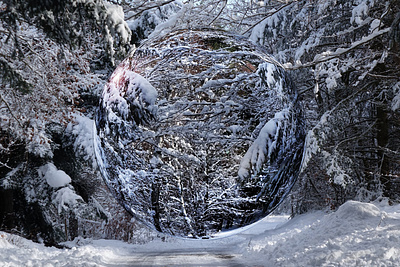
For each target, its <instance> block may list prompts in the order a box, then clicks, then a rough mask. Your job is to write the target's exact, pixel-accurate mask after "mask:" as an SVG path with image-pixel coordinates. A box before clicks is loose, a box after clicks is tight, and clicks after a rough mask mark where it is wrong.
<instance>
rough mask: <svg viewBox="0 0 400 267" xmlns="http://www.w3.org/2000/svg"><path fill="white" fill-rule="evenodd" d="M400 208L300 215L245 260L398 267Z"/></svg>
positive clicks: (355, 205)
mask: <svg viewBox="0 0 400 267" xmlns="http://www.w3.org/2000/svg"><path fill="white" fill-rule="evenodd" d="M386 207H387V206H386ZM399 208H400V206H397V207H396V208H395V209H392V210H391V212H390V213H388V212H386V211H384V209H385V206H381V207H379V205H375V204H368V203H360V202H355V201H349V202H347V203H345V204H343V205H342V206H341V207H340V208H339V209H338V210H337V211H336V212H334V213H331V214H325V215H324V214H323V213H321V212H318V213H314V214H307V215H303V216H298V217H297V218H295V219H293V220H292V221H290V222H289V223H287V224H286V225H285V226H283V227H282V228H280V229H279V230H277V231H276V232H273V233H272V234H270V235H268V236H265V235H264V236H263V237H260V238H257V240H256V241H252V245H251V247H250V248H249V249H248V251H247V253H246V258H249V259H259V260H257V262H258V264H262V265H263V266H398V264H399V263H400V243H399V240H400V238H399V234H400V228H399V226H400V220H399V219H400V217H399V214H398V212H399V211H400V209H399Z"/></svg>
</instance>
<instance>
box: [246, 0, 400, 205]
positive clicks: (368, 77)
mask: <svg viewBox="0 0 400 267" xmlns="http://www.w3.org/2000/svg"><path fill="white" fill-rule="evenodd" d="M399 6H400V5H399V1H370V0H356V1H328V0H327V1H312V2H310V1H294V2H292V3H289V4H288V5H287V6H284V7H283V8H282V9H280V10H279V11H278V12H275V13H274V14H273V15H271V16H268V17H267V18H265V20H263V21H262V22H260V23H259V24H258V25H256V26H255V27H254V29H253V30H252V32H251V35H250V39H251V40H253V41H254V42H257V43H259V44H261V45H263V46H264V47H265V48H266V49H267V51H268V52H269V53H271V54H273V55H274V56H275V57H276V58H277V59H278V60H279V61H280V62H282V63H284V66H285V69H287V70H292V72H291V74H292V75H293V77H295V80H296V81H297V85H298V88H299V91H300V92H302V97H303V99H304V102H303V103H304V107H305V110H307V114H306V115H305V116H306V117H308V118H309V120H307V121H308V122H309V125H308V128H309V129H310V131H309V132H308V135H307V145H306V147H307V148H306V151H305V161H304V165H303V171H304V172H303V174H304V175H303V176H302V177H303V178H302V180H301V183H300V184H299V191H298V194H297V197H298V198H299V202H302V203H303V204H302V206H303V207H306V206H307V205H308V206H310V207H311V206H313V205H315V204H316V205H332V207H334V206H338V205H340V204H342V203H343V202H344V201H345V200H346V199H352V198H358V199H362V200H371V199H374V198H376V197H380V196H385V197H391V198H392V199H396V198H398V194H397V193H396V191H397V188H398V183H399V178H398V177H399V172H398V168H397V167H396V163H395V162H396V161H398V153H397V152H396V151H398V149H399V147H398V138H399V136H398V134H397V130H396V129H398V127H399V125H398V123H397V118H398V112H396V109H393V108H391V107H393V105H394V106H395V105H396V83H398V74H399V72H398V69H399V68H398V59H399V58H398V51H399V41H400V39H399V38H398V36H399V35H398V32H399V23H398V21H399V12H400V10H399ZM306 163H308V165H307V164H306ZM308 194H310V195H314V196H313V197H314V200H312V199H313V198H310V197H309V196H308V197H307V196H306V195H308ZM307 199H308V200H310V199H311V201H310V202H312V204H311V205H310V204H309V203H306V201H308V200H307ZM317 203H319V204H317ZM300 206H301V205H300ZM300 209H301V208H300Z"/></svg>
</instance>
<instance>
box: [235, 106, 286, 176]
mask: <svg viewBox="0 0 400 267" xmlns="http://www.w3.org/2000/svg"><path fill="white" fill-rule="evenodd" d="M286 116H287V110H284V111H281V112H278V113H276V114H275V117H274V118H273V119H271V120H269V121H268V122H267V123H266V124H265V125H264V127H263V128H262V129H261V131H260V133H259V134H258V137H257V139H256V140H254V142H253V144H252V145H251V146H250V148H249V149H248V150H247V152H246V154H245V155H244V156H243V158H242V160H241V162H240V167H239V171H238V175H239V177H240V178H241V179H245V178H247V177H248V176H249V175H250V173H258V172H259V171H260V170H261V169H262V167H263V164H264V163H265V162H267V161H268V159H269V157H270V156H271V154H272V153H273V152H274V151H275V149H276V144H277V142H278V138H279V136H278V135H279V128H280V127H281V124H282V121H283V120H284V119H285V118H286Z"/></svg>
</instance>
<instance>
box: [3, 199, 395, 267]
mask: <svg viewBox="0 0 400 267" xmlns="http://www.w3.org/2000/svg"><path fill="white" fill-rule="evenodd" d="M222 236H224V235H222ZM164 238H165V237H164ZM165 240H166V241H162V240H161V239H160V240H156V241H153V242H150V243H147V244H145V245H132V244H126V243H124V242H121V241H115V240H90V239H82V238H78V239H76V240H74V242H68V243H66V245H68V246H70V247H72V248H71V249H56V248H52V247H45V246H44V245H42V244H36V243H33V242H31V241H29V240H26V239H23V238H21V237H18V236H16V235H11V234H7V233H4V232H0V265H1V266H132V265H143V266H153V265H158V266H162V265H165V262H164V264H162V261H163V260H168V262H170V261H171V265H173V264H176V263H182V266H185V265H186V266H188V265H192V266H202V265H203V266H204V263H205V262H204V259H205V255H204V254H200V253H204V252H207V253H209V254H212V253H214V254H218V253H219V255H229V257H227V258H229V259H230V260H227V261H226V263H225V262H223V261H221V264H218V266H230V265H229V264H231V263H232V262H234V263H235V264H236V265H239V266H240V265H243V266H399V264H400V205H397V206H388V205H387V204H384V203H374V204H371V203H361V202H356V201H349V202H347V203H345V204H344V205H342V206H341V207H340V208H339V209H338V210H337V211H336V212H333V213H330V214H327V213H324V212H313V213H308V214H304V215H301V216H297V217H295V218H294V219H292V220H289V221H287V217H285V216H269V217H267V218H265V219H264V220H262V221H260V222H258V223H256V224H254V225H253V226H251V227H247V228H246V229H244V230H243V231H236V232H235V235H231V236H227V237H223V238H217V239H211V240H188V239H179V238H172V237H170V238H167V239H165ZM177 254H178V255H181V257H180V259H179V260H181V261H180V262H172V261H173V260H174V256H172V255H177ZM196 255H197V256H196ZM189 256H190V257H189ZM182 260H186V261H182ZM158 262H159V263H160V264H156V263H158ZM152 264H153V265H152ZM207 266H209V265H207Z"/></svg>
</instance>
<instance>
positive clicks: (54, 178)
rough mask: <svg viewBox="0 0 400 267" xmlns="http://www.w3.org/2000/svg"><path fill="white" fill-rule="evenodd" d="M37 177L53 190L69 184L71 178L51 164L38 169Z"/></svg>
mask: <svg viewBox="0 0 400 267" xmlns="http://www.w3.org/2000/svg"><path fill="white" fill-rule="evenodd" d="M38 173H39V176H40V177H42V178H44V179H46V182H47V183H48V184H49V185H50V186H51V187H54V188H58V187H63V186H66V185H67V184H69V183H71V177H69V176H68V174H66V173H65V172H64V171H62V170H58V169H57V167H56V166H55V165H54V164H53V163H47V164H46V165H43V166H41V167H39V169H38Z"/></svg>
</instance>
